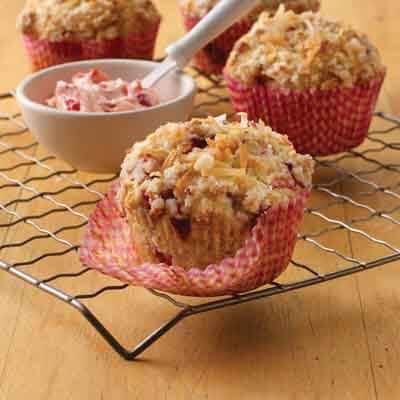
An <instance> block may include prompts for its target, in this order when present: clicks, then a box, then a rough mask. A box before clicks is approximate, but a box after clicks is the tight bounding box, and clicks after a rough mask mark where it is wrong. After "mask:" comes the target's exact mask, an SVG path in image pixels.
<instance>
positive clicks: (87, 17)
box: [17, 0, 160, 41]
mask: <svg viewBox="0 0 400 400" xmlns="http://www.w3.org/2000/svg"><path fill="white" fill-rule="evenodd" d="M159 18H160V15H159V13H158V11H157V9H156V8H155V6H154V5H153V3H152V2H151V0H28V1H27V2H26V4H25V7H24V9H23V10H22V12H21V14H20V15H19V17H18V21H17V25H18V28H19V29H20V30H21V32H22V33H24V34H28V35H33V36H35V37H36V38H38V39H48V40H51V41H61V40H82V39H83V40H84V39H114V38H116V37H118V36H120V35H127V34H129V33H134V32H145V31H146V29H147V28H148V27H149V24H150V25H151V23H155V22H157V20H158V19H159Z"/></svg>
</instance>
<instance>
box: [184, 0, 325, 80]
mask: <svg viewBox="0 0 400 400" xmlns="http://www.w3.org/2000/svg"><path fill="white" fill-rule="evenodd" d="M218 1H219V0H181V1H180V8H181V13H182V16H183V21H184V25H185V28H186V30H187V31H190V30H191V29H192V28H193V27H194V26H195V25H196V24H197V23H198V22H200V21H201V19H202V18H203V17H204V16H205V15H206V14H207V13H208V12H209V11H210V10H211V9H212V8H213V7H214V6H215V5H216V4H217V3H218ZM281 3H284V4H285V6H286V7H287V8H288V9H290V10H293V11H294V12H298V13H301V12H304V11H307V10H313V11H317V10H318V9H319V7H320V1H319V0H262V1H260V5H259V6H257V7H256V8H255V9H254V11H252V12H251V13H250V14H249V15H248V16H247V17H245V18H242V19H241V20H240V21H238V22H236V23H235V24H233V25H232V26H231V27H230V28H229V29H227V30H226V31H225V32H224V33H222V34H221V35H220V36H218V37H217V38H216V39H214V40H213V41H212V42H211V43H209V44H208V45H207V46H206V47H205V48H204V49H202V50H201V51H199V52H198V53H197V54H196V56H195V57H194V65H195V66H196V67H197V68H199V69H200V70H202V71H203V72H205V73H206V74H217V75H218V74H221V73H222V70H223V68H224V66H225V63H226V61H227V59H228V56H229V53H230V52H231V50H232V48H233V45H234V44H235V42H236V41H237V40H238V39H239V38H241V37H242V36H243V35H244V34H245V33H247V32H248V31H249V29H250V28H251V26H252V25H253V23H254V22H255V21H256V19H257V17H258V15H259V14H260V13H261V12H262V11H267V12H269V13H271V14H274V13H275V12H276V10H277V9H278V7H279V4H281Z"/></svg>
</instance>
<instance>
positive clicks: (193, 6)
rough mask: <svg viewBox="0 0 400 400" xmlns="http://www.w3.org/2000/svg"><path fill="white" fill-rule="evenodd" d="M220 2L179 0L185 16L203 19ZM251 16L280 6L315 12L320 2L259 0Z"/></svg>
mask: <svg viewBox="0 0 400 400" xmlns="http://www.w3.org/2000/svg"><path fill="white" fill-rule="evenodd" d="M219 1H220V0H181V1H180V4H181V7H182V9H183V10H184V12H185V13H186V14H189V15H192V16H196V17H204V16H205V15H206V14H207V13H208V12H209V11H210V10H211V9H212V8H213V7H214V6H215V5H216V4H217V3H218V2H219ZM259 3H260V4H259V5H258V6H256V7H255V9H254V11H253V12H252V13H251V16H253V17H254V18H256V17H257V16H258V14H259V13H260V12H262V11H268V12H269V13H275V12H276V10H277V9H278V7H279V5H280V4H284V5H285V7H286V8H287V9H289V10H293V11H294V12H298V13H301V12H304V11H307V10H313V11H317V10H318V9H319V7H320V0H260V1H259Z"/></svg>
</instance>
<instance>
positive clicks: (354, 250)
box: [0, 70, 400, 360]
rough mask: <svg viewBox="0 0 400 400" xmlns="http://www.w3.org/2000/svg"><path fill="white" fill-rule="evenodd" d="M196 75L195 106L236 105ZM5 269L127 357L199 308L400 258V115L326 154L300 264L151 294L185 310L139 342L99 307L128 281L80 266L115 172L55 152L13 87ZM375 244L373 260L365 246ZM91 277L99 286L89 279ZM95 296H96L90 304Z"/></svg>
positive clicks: (1, 201) (0, 154) (8, 106)
mask: <svg viewBox="0 0 400 400" xmlns="http://www.w3.org/2000/svg"><path fill="white" fill-rule="evenodd" d="M190 73H191V74H192V75H194V76H195V78H196V80H197V82H198V86H199V93H198V96H197V105H196V108H195V114H197V115H207V114H214V115H215V114H216V113H221V112H224V111H225V112H228V113H229V112H231V111H232V110H231V108H230V106H229V100H228V98H227V95H226V91H225V88H224V84H223V82H222V80H220V79H218V78H214V77H205V76H203V75H201V74H200V73H199V72H198V71H195V70H190ZM0 110H1V114H0V235H1V236H0V238H1V241H0V243H1V245H0V252H1V254H0V260H1V261H0V269H1V270H3V271H4V272H6V273H9V274H11V275H13V276H15V277H17V278H20V279H22V280H23V281H25V282H27V283H29V284H31V285H33V286H35V287H36V288H37V289H39V290H41V291H43V292H46V293H48V294H50V295H52V296H54V297H56V298H57V299H59V300H61V301H63V302H64V303H66V304H68V305H69V306H72V307H73V308H74V309H76V310H77V311H79V312H80V313H81V314H82V315H83V316H84V317H85V318H86V320H87V321H88V322H89V323H90V324H91V325H92V326H93V327H94V328H95V329H96V330H97V332H98V333H99V334H100V335H101V336H102V337H103V338H104V339H105V340H106V341H107V342H108V343H109V344H110V345H111V346H112V348H113V349H114V350H115V351H117V352H118V353H119V354H120V355H121V356H122V357H124V358H125V359H127V360H133V359H134V358H135V357H137V356H138V355H139V354H140V353H142V352H143V351H144V350H145V349H146V348H148V347H149V346H150V345H151V344H153V343H154V342H155V341H157V340H158V339H159V338H160V337H161V336H163V335H164V334H165V333H166V332H167V331H169V330H170V329H171V328H172V327H174V326H175V325H176V324H177V323H178V322H179V321H182V320H183V319H185V318H187V317H189V316H193V315H196V314H199V313H204V312H208V311H211V310H215V309H219V308H223V307H227V306H231V305H236V304H240V303H245V302H248V301H252V300H256V299H261V298H265V297H269V296H273V295H277V294H281V293H284V292H288V291H292V290H295V289H300V288H304V287H307V286H311V285H315V284H319V283H322V282H326V281H329V280H333V279H336V278H339V277H344V276H347V275H350V274H353V273H356V272H360V271H365V270H367V269H370V268H373V267H378V266H382V265H385V264H387V263H389V262H392V261H395V260H398V259H400V235H399V233H400V227H399V225H400V163H398V160H399V154H400V141H399V140H398V136H399V134H400V119H399V118H397V117H394V116H389V115H387V114H384V113H377V114H376V115H375V118H374V122H373V125H372V130H371V132H370V134H369V137H368V139H367V140H366V141H365V143H364V144H363V145H362V146H361V147H360V148H358V149H356V150H353V151H350V152H347V153H343V154H341V155H339V156H335V157H330V158H323V159H318V160H316V161H317V168H316V174H315V180H314V190H313V194H312V197H311V200H310V201H309V203H308V207H309V208H307V210H306V213H305V221H304V223H303V225H302V228H301V232H300V234H299V240H298V243H297V246H296V250H295V253H294V257H293V260H292V262H291V266H290V268H288V270H287V272H286V273H285V274H283V275H282V276H281V277H280V278H279V279H278V281H276V282H274V283H273V284H271V285H267V286H265V287H263V288H261V289H258V290H256V291H253V292H249V293H245V294H242V295H237V296H228V297H223V298H218V299H212V301H210V300H207V299H202V301H201V302H200V303H199V302H198V300H197V301H195V300H194V299H188V298H182V297H177V296H174V297H173V296H170V295H167V294H165V293H160V292H157V291H155V290H149V292H150V293H151V294H152V295H154V296H157V297H158V298H161V299H162V300H165V301H167V302H169V303H171V304H172V305H173V306H174V307H175V308H176V309H177V313H176V314H175V315H174V316H173V318H171V319H170V320H168V321H167V322H166V323H165V324H164V325H162V326H160V327H159V328H158V329H156V330H155V331H153V332H152V333H151V334H149V335H148V336H147V337H146V338H145V339H144V340H143V341H141V342H140V343H139V344H138V345H136V346H135V347H134V348H133V350H128V349H127V348H125V347H124V346H123V345H122V344H121V343H120V342H119V341H118V340H117V339H116V338H115V337H114V336H113V335H112V334H111V332H110V330H109V329H108V328H106V327H105V326H104V325H103V324H102V323H101V322H100V320H99V319H98V317H97V316H96V315H95V313H94V312H93V311H91V309H92V308H91V305H92V304H93V303H92V302H93V301H99V297H100V296H102V295H103V294H105V293H107V292H111V291H114V292H117V293H118V294H119V296H124V293H125V294H126V291H127V290H145V289H141V288H132V287H130V288H129V289H128V285H125V284H121V283H120V282H118V281H116V280H114V279H112V278H108V277H105V276H103V275H101V274H99V273H97V272H96V271H93V270H91V269H90V268H87V267H85V266H82V265H80V263H79V261H78V256H77V250H78V248H79V239H80V237H81V235H82V233H83V230H84V227H85V225H86V223H87V219H88V216H89V214H90V212H91V211H92V210H93V208H94V206H95V204H96V202H97V201H98V200H99V199H101V198H102V196H103V195H102V193H104V191H105V190H106V188H107V185H108V184H109V183H110V182H111V181H112V180H114V179H115V176H104V175H102V176H96V175H89V174H84V173H80V172H78V171H76V170H74V169H72V168H71V167H69V166H67V165H66V164H64V163H62V162H61V161H59V160H57V159H56V158H55V157H54V156H52V155H50V154H48V153H47V152H46V151H45V150H44V149H43V148H41V147H40V146H39V145H38V143H37V142H36V141H35V140H34V138H33V136H32V135H31V134H30V133H29V132H28V130H27V129H26V127H25V125H24V123H23V121H22V120H21V117H20V114H19V113H18V109H17V107H16V104H15V100H14V98H13V96H12V94H9V93H6V94H3V95H0ZM365 247H368V252H367V253H368V255H369V257H370V259H367V258H365V256H364V255H363V251H362V249H364V248H365ZM90 274H92V275H94V276H91V279H90V284H89V285H88V284H87V280H86V279H85V277H87V276H88V275H90ZM89 303H90V304H89Z"/></svg>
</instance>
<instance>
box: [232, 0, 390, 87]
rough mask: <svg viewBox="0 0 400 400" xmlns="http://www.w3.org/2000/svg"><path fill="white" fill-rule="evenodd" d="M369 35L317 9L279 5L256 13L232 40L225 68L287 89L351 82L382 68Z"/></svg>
mask: <svg viewBox="0 0 400 400" xmlns="http://www.w3.org/2000/svg"><path fill="white" fill-rule="evenodd" d="M384 71H385V67H384V65H383V64H382V60H381V57H380V55H379V53H378V50H377V49H376V47H375V46H374V45H373V44H372V43H371V42H370V40H369V39H368V37H367V36H366V35H364V34H362V33H360V32H358V31H356V30H354V29H352V28H351V27H349V26H347V25H345V24H343V23H341V22H337V21H333V20H329V19H326V18H324V17H323V16H322V15H321V14H320V13H313V12H305V13H303V14H295V13H293V12H292V11H285V9H284V7H283V6H282V7H280V8H279V10H278V12H277V13H276V15H275V16H273V17H270V16H269V15H268V14H267V13H263V14H261V15H260V17H259V20H258V21H257V22H256V23H255V24H254V25H253V28H252V29H251V30H250V32H249V33H247V34H246V35H245V36H243V37H242V38H241V39H240V40H239V41H238V42H237V43H236V45H235V47H234V49H233V51H232V52H231V55H230V57H229V60H228V62H227V67H226V72H227V73H228V75H230V76H231V77H233V78H235V79H237V80H239V81H240V82H242V83H243V84H245V85H247V86H248V85H252V84H254V82H256V81H259V80H261V81H262V82H265V83H268V84H275V85H277V86H279V87H285V88H290V89H306V88H315V87H318V88H321V89H330V88H334V87H337V86H345V87H350V86H352V85H354V84H355V83H358V82H364V81H368V80H370V79H371V78H374V77H376V76H377V74H380V73H383V72H384Z"/></svg>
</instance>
